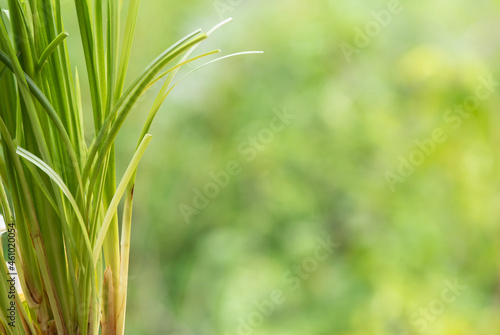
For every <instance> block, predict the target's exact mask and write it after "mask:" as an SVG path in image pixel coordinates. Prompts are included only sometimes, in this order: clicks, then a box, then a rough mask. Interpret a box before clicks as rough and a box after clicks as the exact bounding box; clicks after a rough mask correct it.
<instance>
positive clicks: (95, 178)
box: [0, 0, 253, 334]
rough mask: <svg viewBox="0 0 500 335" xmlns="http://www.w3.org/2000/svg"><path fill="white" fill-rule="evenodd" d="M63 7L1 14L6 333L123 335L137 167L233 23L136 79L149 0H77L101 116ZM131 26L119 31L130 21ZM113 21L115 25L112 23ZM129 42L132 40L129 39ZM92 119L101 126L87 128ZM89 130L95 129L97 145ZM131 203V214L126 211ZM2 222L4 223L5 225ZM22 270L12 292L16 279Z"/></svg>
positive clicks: (20, 1) (193, 39)
mask: <svg viewBox="0 0 500 335" xmlns="http://www.w3.org/2000/svg"><path fill="white" fill-rule="evenodd" d="M60 2H61V1H60V0H50V1H49V0H9V1H8V9H7V8H0V146H1V151H0V179H1V181H0V209H1V214H2V216H0V218H2V217H3V219H2V223H3V224H4V226H3V228H2V227H0V233H5V234H6V235H7V237H6V238H5V239H4V242H7V243H4V244H6V245H5V248H3V249H4V250H5V251H4V252H3V257H4V259H5V260H6V261H7V263H4V262H2V264H1V265H0V267H1V269H0V332H1V333H2V334H99V333H101V334H124V328H125V314H126V307H127V283H128V267H129V253H130V236H131V228H132V207H133V206H132V205H133V195H134V185H135V177H136V173H137V167H138V165H139V162H140V160H141V157H142V156H143V155H144V153H145V151H146V148H147V147H148V144H149V143H150V141H151V135H150V134H149V129H150V127H151V124H152V122H153V121H154V119H155V116H156V115H157V113H158V111H159V109H160V106H161V105H162V103H163V102H164V101H165V99H166V98H167V97H168V95H169V94H170V92H171V91H172V90H173V89H174V88H175V87H176V86H177V85H178V84H179V83H180V82H181V81H182V79H184V78H185V77H186V76H187V75H189V74H191V73H192V72H194V71H196V70H198V69H200V68H202V67H203V66H204V65H206V64H209V63H212V62H214V61H218V60H221V59H224V58H227V57H231V56H235V55H241V54H248V53H253V52H244V53H237V54H233V55H229V56H225V57H221V58H218V59H215V60H212V61H209V62H207V63H205V64H204V65H201V66H198V67H196V68H194V70H192V71H190V72H188V73H187V74H186V75H185V76H183V77H181V78H180V79H177V80H176V79H175V78H176V75H177V74H178V72H179V70H180V69H181V68H182V67H183V66H184V65H186V64H188V63H190V62H193V61H196V60H199V59H201V58H205V57H208V56H211V55H213V54H216V53H219V52H220V51H219V50H214V51H211V52H208V53H204V54H201V55H197V56H192V54H193V53H194V52H195V51H196V49H197V47H198V46H199V45H200V44H201V43H202V42H203V41H205V40H206V39H207V38H208V37H209V36H210V35H211V34H212V33H213V32H214V31H215V30H216V29H217V28H219V27H220V26H222V25H223V24H225V23H227V22H228V21H229V20H226V21H224V22H222V23H221V24H219V25H217V26H215V27H214V28H213V29H211V30H209V31H208V32H207V33H203V32H202V31H201V30H196V31H194V32H192V33H190V34H188V35H186V36H185V37H183V38H181V39H180V40H179V41H177V42H176V43H174V44H173V45H172V46H170V47H169V48H167V49H166V50H165V51H164V52H163V53H162V54H161V55H159V56H158V57H157V58H156V59H155V60H153V61H152V62H151V63H150V64H149V66H147V67H146V68H145V69H144V70H143V71H142V72H141V74H140V75H139V76H137V77H136V78H135V79H134V80H133V81H132V82H131V83H130V84H126V77H127V68H128V63H129V59H130V55H131V52H132V45H133V43H132V42H133V37H134V31H135V26H136V22H137V13H138V9H139V0H130V1H129V2H128V6H127V7H126V8H123V9H122V5H123V4H122V1H121V0H105V1H91V0H74V6H75V9H76V13H77V16H78V24H79V28H80V38H81V42H82V45H83V50H84V54H85V62H86V71H87V75H88V83H84V85H88V87H89V89H90V95H91V101H92V113H90V112H89V111H84V110H83V109H82V102H81V93H80V87H81V85H82V84H83V83H80V81H79V76H78V72H77V71H76V70H75V71H73V69H72V67H71V63H70V59H69V55H68V49H67V45H66V40H67V38H72V36H68V34H67V33H66V32H65V30H64V24H63V17H62V13H61V3H60ZM122 16H123V18H124V19H125V24H124V31H123V32H121V31H120V27H121V24H120V19H121V18H122ZM104 23H106V24H104ZM120 36H124V37H123V40H120V39H119V37H120ZM159 81H163V84H162V86H161V89H160V92H159V94H158V96H157V98H156V100H155V101H154V103H153V106H152V107H151V110H150V111H149V113H148V116H147V120H146V122H145V124H144V126H143V129H142V131H141V134H140V136H139V138H138V141H137V146H136V148H135V152H134V153H133V155H132V158H131V160H130V163H129V165H128V167H127V168H126V171H125V173H124V174H123V176H120V177H119V176H117V175H116V170H115V150H114V145H115V139H116V136H117V134H118V133H119V131H120V129H121V127H122V125H123V123H124V121H125V120H126V119H127V117H128V116H129V114H130V113H131V111H132V108H133V106H134V105H135V104H136V102H137V100H138V99H139V97H140V96H141V95H142V94H144V92H145V91H147V90H148V89H149V88H150V87H151V86H152V85H154V84H155V83H157V82H159ZM85 118H92V120H93V128H94V129H93V130H91V131H89V130H87V129H85V128H84V119H85ZM87 133H95V134H96V135H95V136H94V138H93V139H92V142H91V145H90V146H88V145H87V144H86V141H85V135H86V134H87ZM120 202H123V209H122V210H121V211H119V210H118V205H119V203H120ZM3 220H4V221H5V222H3ZM14 272H15V273H17V276H15V278H14V282H15V284H16V285H17V288H12V287H16V285H14V286H11V283H13V281H10V279H11V276H12V273H14Z"/></svg>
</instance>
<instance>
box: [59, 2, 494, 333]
mask: <svg viewBox="0 0 500 335" xmlns="http://www.w3.org/2000/svg"><path fill="white" fill-rule="evenodd" d="M390 3H391V2H390V1H359V0H350V1H334V0H314V1H298V0H287V1H285V0H276V1H264V0H252V1H250V0H220V1H212V0H185V1H175V2H174V1H161V0H145V1H143V2H142V4H141V7H140V13H139V22H138V31H137V34H136V36H135V48H134V51H133V53H132V59H131V70H130V72H129V77H128V81H129V82H130V81H131V80H132V79H133V78H134V76H135V75H137V74H138V73H139V72H140V70H141V69H142V68H143V67H145V66H146V65H147V64H148V63H149V62H150V61H151V60H152V59H154V58H155V57H156V55H158V54H159V53H160V52H162V51H163V50H164V49H166V48H167V47H168V46H169V45H170V44H171V43H173V42H174V41H176V40H177V39H178V38H180V37H182V36H184V35H185V34H187V33H188V32H191V31H192V30H194V29H196V28H199V27H201V28H203V29H204V30H205V31H206V30H207V29H209V28H211V27H212V26H213V25H215V24H216V23H218V22H219V21H221V20H222V19H224V18H225V17H229V16H231V17H233V18H234V19H235V20H234V21H233V22H232V23H230V24H228V25H227V26H225V27H224V28H222V29H220V30H219V31H218V32H217V33H216V34H214V35H213V38H211V39H210V40H209V41H207V42H206V43H205V45H204V46H203V50H211V49H215V48H220V49H222V51H223V52H224V53H225V54H228V53H232V52H237V51H246V50H263V51H265V53H264V54H263V55H257V56H245V57H240V58H233V59H229V60H227V61H224V62H219V63H215V64H213V65H211V66H210V67H206V68H204V69H203V70H200V71H198V72H197V73H195V74H193V75H192V76H191V77H190V78H189V79H187V80H185V81H184V82H183V84H182V85H180V86H179V87H178V88H177V89H176V90H175V91H174V92H173V93H172V95H171V96H170V98H169V99H168V100H167V102H166V103H165V105H164V107H163V108H162V109H161V111H160V113H159V116H158V118H157V121H156V123H155V125H154V126H153V128H152V130H151V133H152V134H153V135H154V139H153V142H152V144H151V145H150V148H149V149H148V150H149V151H148V153H147V154H146V156H145V158H144V160H143V162H142V163H141V166H140V169H139V175H138V180H137V186H136V193H135V194H136V202H135V212H134V224H133V236H132V256H131V257H132V258H131V269H130V272H131V280H130V294H129V309H128V321H127V327H128V328H127V334H134V335H142V334H171V335H174V334H175V335H191V334H196V335H205V334H206V335H212V334H217V335H236V334H238V335H250V334H259V335H268V334H269V335H271V334H272V335H304V334H311V335H334V334H335V335H337V334H339V335H379V334H380V335H385V334H396V335H408V334H443V335H459V334H467V335H470V334H481V335H489V334H500V318H498V315H499V313H500V305H499V303H500V300H499V299H500V281H499V279H500V272H499V258H498V255H499V249H500V246H499V243H498V241H499V240H500V206H499V205H500V197H499V186H500V183H499V172H500V166H499V157H500V156H499V145H500V116H499V114H498V106H499V105H500V100H499V91H495V90H496V89H500V86H493V87H494V89H495V90H494V91H493V92H492V93H491V94H490V96H489V97H488V98H487V99H483V100H481V101H480V104H479V105H478V106H477V107H475V108H473V110H472V111H471V112H470V113H468V114H467V117H465V116H464V117H462V116H461V114H460V112H457V110H456V109H454V108H455V106H457V105H460V104H462V103H464V101H467V98H468V97H471V96H474V94H475V92H476V89H477V88H478V87H480V85H481V79H480V78H488V77H489V76H491V78H493V80H495V78H496V80H498V81H500V73H499V70H500V68H499V64H500V63H499V61H498V60H499V57H500V53H499V51H500V50H499V47H500V39H499V37H498V31H499V28H500V26H499V22H500V20H499V19H500V3H499V1H493V0H477V1H462V0H460V1H457V0H454V1H451V0H438V1H430V0H425V1H407V0H401V2H400V7H401V8H400V9H401V10H400V11H399V12H398V13H397V14H391V17H390V19H389V21H385V23H387V24H385V26H383V27H382V26H381V25H379V28H380V29H379V31H377V29H376V27H375V26H373V20H374V16H373V13H374V12H377V13H380V11H384V10H385V11H387V10H388V9H389V8H393V7H391V6H394V5H393V4H390ZM126 4H127V1H126V0H125V1H124V5H126ZM64 6H65V9H66V10H67V13H66V15H67V17H68V19H67V20H66V25H67V29H68V31H69V32H70V35H71V33H72V32H74V34H73V35H74V36H77V32H78V30H77V29H78V28H77V26H76V19H75V15H74V13H73V5H72V4H71V2H70V1H67V2H66V4H65V5H64ZM398 8H399V7H398ZM370 22H372V23H370ZM367 24H368V25H369V26H370V24H371V25H372V26H370V27H372V28H373V29H375V30H373V31H372V33H371V34H372V37H369V39H368V40H369V43H365V44H367V45H363V47H361V48H358V49H359V50H358V52H356V53H354V54H352V55H351V56H352V57H351V58H350V61H349V60H348V59H347V58H346V57H345V53H344V52H343V49H342V46H344V47H345V46H346V45H350V46H351V47H356V42H358V45H359V42H360V38H361V37H359V30H358V29H361V30H362V31H364V30H365V28H366V25H367ZM374 27H375V28H374ZM365 42H366V41H365ZM68 43H69V47H70V53H71V57H72V59H73V65H74V66H78V67H79V68H81V69H82V70H80V71H79V72H80V74H81V75H82V77H83V79H85V77H84V76H85V71H83V67H84V61H83V58H82V53H81V46H80V41H79V40H78V38H76V37H74V38H71V36H70V38H68ZM343 43H344V44H343ZM187 70H189V69H187ZM83 86H85V85H83ZM158 90H159V87H158V86H155V87H153V88H152V89H151V91H150V92H149V93H147V94H145V95H144V96H143V98H142V100H141V102H140V104H139V106H138V107H137V108H136V109H135V111H134V112H133V115H132V117H131V118H130V120H129V121H128V123H126V125H125V128H124V131H123V132H122V133H121V135H120V138H119V142H118V147H117V156H118V159H119V166H121V169H122V171H123V169H124V168H125V166H126V163H127V161H128V160H129V159H130V157H131V156H132V154H133V149H134V148H135V144H136V142H137V138H138V136H139V133H140V129H141V124H142V123H143V122H144V121H145V118H146V115H147V112H148V111H149V108H150V107H151V104H152V101H153V99H154V98H155V93H156V92H158ZM84 95H85V96H86V97H87V101H86V107H87V108H90V101H89V99H88V92H84ZM450 109H451V112H449V110H450ZM284 111H285V112H286V113H289V114H291V115H293V116H294V118H293V119H290V122H289V124H288V125H286V127H285V128H284V129H283V130H282V131H279V132H274V133H273V134H272V135H273V138H272V140H270V141H266V143H265V144H262V143H261V142H258V144H259V146H258V150H257V147H254V148H255V153H256V155H255V157H253V158H252V159H248V158H249V154H248V155H246V154H243V153H242V150H244V149H248V148H250V144H249V143H250V142H249V137H251V136H259V134H262V132H263V130H264V129H265V128H268V127H269V125H270V122H271V121H272V120H273V118H274V117H275V115H276V113H283V112H284ZM447 113H448V114H447ZM457 113H458V114H457ZM445 115H448V118H451V117H455V118H456V117H457V116H460V121H461V123H460V125H459V126H457V127H456V128H454V127H452V126H456V125H457V124H458V123H452V122H450V121H446V118H445ZM455 121H456V122H458V121H457V119H455ZM438 128H439V129H442V130H443V132H444V134H445V135H443V136H445V137H446V141H444V142H443V143H435V148H434V149H433V150H430V151H429V153H428V154H425V155H424V156H423V158H422V159H421V162H420V161H419V162H420V163H421V164H418V166H415V167H414V168H412V169H410V170H414V171H411V172H409V173H406V176H405V177H404V178H402V180H399V181H400V182H398V183H396V184H393V186H395V187H394V189H392V188H391V185H390V183H388V181H387V176H388V173H394V174H397V173H398V169H399V168H400V165H401V164H403V163H401V162H402V160H409V157H410V155H412V154H413V155H417V154H415V152H416V151H418V150H419V147H418V145H417V143H416V141H421V142H422V141H425V140H427V139H430V138H432V134H433V132H434V131H435V130H436V129H438ZM264 132H266V131H265V130H264ZM91 135H92V134H89V137H90V136H91ZM266 135H269V134H268V133H266ZM247 153H248V152H247ZM417 156H418V155H417ZM417 156H415V157H417ZM232 161H235V162H237V163H238V164H239V167H240V168H241V171H240V172H239V173H238V174H236V175H232V176H231V180H230V182H229V183H228V185H227V186H225V187H223V188H222V189H221V190H220V191H219V192H218V194H217V196H215V197H213V198H211V199H210V200H209V204H208V206H207V207H206V208H204V209H203V210H201V211H199V213H197V214H196V215H192V216H190V220H188V222H186V220H185V218H184V217H183V215H182V213H181V211H180V209H179V206H180V205H181V204H185V205H189V206H192V201H193V197H194V195H195V193H194V191H193V190H194V189H197V190H200V191H203V190H204V188H205V187H206V186H207V185H208V184H209V183H210V182H212V177H211V175H210V174H211V173H220V172H221V171H224V170H225V169H226V166H227V164H228V163H229V162H232ZM407 168H408V167H407ZM407 172H408V171H407ZM318 239H320V240H323V241H328V239H330V240H331V241H333V242H334V243H335V244H336V247H335V249H334V251H333V253H332V254H330V255H329V257H328V258H326V259H323V260H318V259H316V263H314V255H315V251H316V250H317V248H318V247H319V246H320V245H321V243H319V242H318ZM323 243H324V242H323ZM322 255H323V254H322ZM311 257H313V258H311ZM305 267H306V268H308V269H310V270H309V271H304V268H305ZM299 271H302V272H299ZM292 280H293V284H292ZM450 287H451V289H450ZM280 292H281V293H282V296H281V298H282V299H278V300H279V301H280V302H281V303H280V304H274V305H273V306H272V307H269V306H270V305H268V304H267V305H266V302H267V301H268V300H269V299H271V298H272V297H273V294H274V298H276V294H278V295H279V293H280ZM256 303H257V304H256ZM259 303H260V304H261V305H263V306H267V307H266V308H268V310H267V313H263V312H259V308H258V307H257V306H258V304H259ZM269 311H272V312H269ZM264 314H268V315H264ZM259 315H260V317H259Z"/></svg>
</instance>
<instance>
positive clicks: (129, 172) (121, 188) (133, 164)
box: [94, 134, 152, 265]
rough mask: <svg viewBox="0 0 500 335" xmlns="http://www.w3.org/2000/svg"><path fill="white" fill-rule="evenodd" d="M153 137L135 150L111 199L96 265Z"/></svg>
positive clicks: (96, 251)
mask: <svg viewBox="0 0 500 335" xmlns="http://www.w3.org/2000/svg"><path fill="white" fill-rule="evenodd" d="M151 138H152V136H151V135H149V134H148V135H146V136H144V139H143V140H142V142H141V144H140V145H139V148H138V149H137V151H136V152H135V154H134V156H133V157H132V160H131V161H130V164H129V165H128V167H127V169H126V170H125V173H124V175H123V177H122V180H121V181H120V183H119V184H118V187H117V189H116V192H115V195H114V196H113V199H111V202H110V204H109V207H108V210H107V211H106V215H105V216H104V220H103V222H102V226H101V230H100V231H99V235H98V237H97V241H96V243H95V245H94V265H96V264H97V261H98V259H99V254H100V252H101V248H102V244H103V242H104V238H105V237H106V233H107V232H108V228H109V225H110V224H111V220H112V219H113V217H114V216H115V214H116V209H117V208H118V204H119V203H120V200H121V198H122V196H123V193H125V189H126V188H127V185H128V183H129V182H130V180H131V178H132V176H133V175H134V173H135V171H136V170H137V166H138V165H139V162H140V160H141V158H142V156H143V155H144V152H145V151H146V148H147V147H148V145H149V142H150V141H151Z"/></svg>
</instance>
